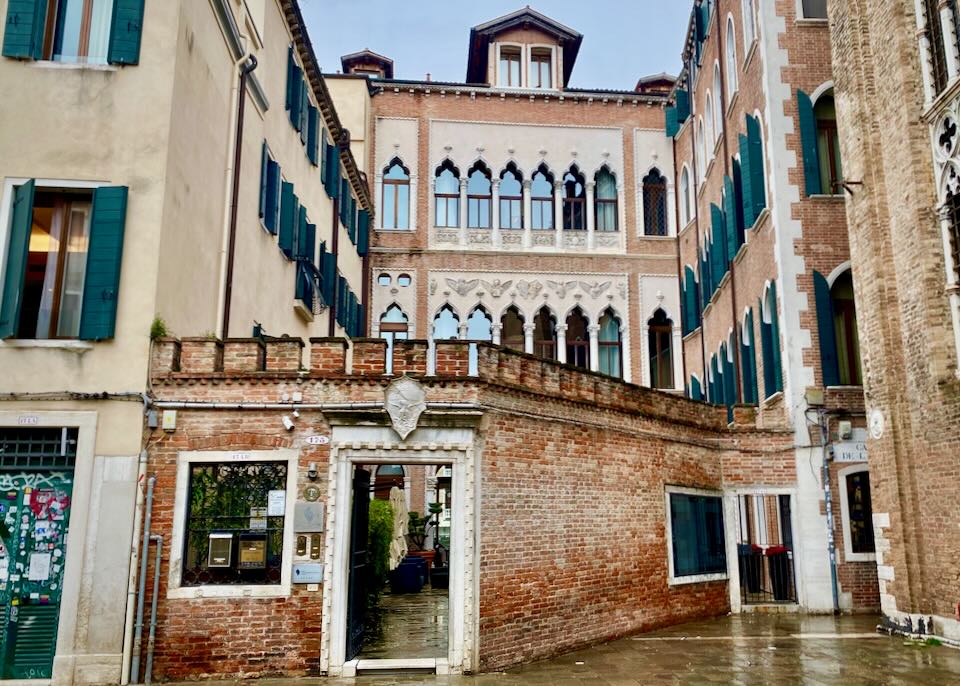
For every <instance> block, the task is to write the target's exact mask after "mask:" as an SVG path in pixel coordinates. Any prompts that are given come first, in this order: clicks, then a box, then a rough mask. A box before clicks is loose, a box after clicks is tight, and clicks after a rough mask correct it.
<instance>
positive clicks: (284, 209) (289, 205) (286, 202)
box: [277, 181, 299, 257]
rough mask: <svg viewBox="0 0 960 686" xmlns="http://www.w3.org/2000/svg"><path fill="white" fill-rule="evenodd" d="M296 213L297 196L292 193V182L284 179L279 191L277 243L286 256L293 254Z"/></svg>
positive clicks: (297, 212)
mask: <svg viewBox="0 0 960 686" xmlns="http://www.w3.org/2000/svg"><path fill="white" fill-rule="evenodd" d="M298 214H299V209H298V207H297V196H296V195H294V193H293V184H292V183H287V182H286V181H284V182H283V187H282V190H281V191H280V233H279V236H278V238H277V244H278V245H279V246H280V250H281V251H283V254H284V255H286V256H287V257H290V256H292V255H293V235H294V233H295V232H296V224H297V220H298V218H299V217H298Z"/></svg>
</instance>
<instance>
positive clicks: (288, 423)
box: [283, 415, 294, 431]
mask: <svg viewBox="0 0 960 686" xmlns="http://www.w3.org/2000/svg"><path fill="white" fill-rule="evenodd" d="M293 426H294V424H293V420H292V419H290V417H288V416H287V415H283V428H284V429H286V430H287V431H293Z"/></svg>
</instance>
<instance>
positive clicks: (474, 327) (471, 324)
mask: <svg viewBox="0 0 960 686" xmlns="http://www.w3.org/2000/svg"><path fill="white" fill-rule="evenodd" d="M467 340H468V341H492V340H493V320H492V319H491V318H490V315H489V314H487V311H486V310H485V309H483V307H482V306H481V307H478V308H477V309H475V310H474V311H473V312H471V313H470V316H469V317H468V318H467ZM478 359H479V357H478V352H477V344H476V343H475V342H472V343H470V370H469V374H470V375H471V376H476V374H477V361H478Z"/></svg>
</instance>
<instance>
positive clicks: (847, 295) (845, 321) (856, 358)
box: [830, 269, 863, 386]
mask: <svg viewBox="0 0 960 686" xmlns="http://www.w3.org/2000/svg"><path fill="white" fill-rule="evenodd" d="M830 301H831V304H832V306H833V330H834V337H835V340H836V346H837V367H838V368H839V371H840V385H841V386H860V385H862V384H863V375H862V373H861V371H860V334H859V332H858V331H857V307H856V305H855V304H854V300H853V275H852V274H851V272H850V270H849V269H848V270H847V271H845V272H844V273H843V274H841V275H840V276H839V277H837V279H836V280H835V281H834V282H833V286H831V287H830Z"/></svg>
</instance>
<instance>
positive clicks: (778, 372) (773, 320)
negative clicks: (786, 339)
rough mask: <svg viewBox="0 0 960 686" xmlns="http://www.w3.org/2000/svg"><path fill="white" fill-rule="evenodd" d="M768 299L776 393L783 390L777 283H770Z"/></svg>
mask: <svg viewBox="0 0 960 686" xmlns="http://www.w3.org/2000/svg"><path fill="white" fill-rule="evenodd" d="M770 297H771V299H772V301H773V307H772V308H771V309H770V335H771V336H772V338H773V384H774V388H776V389H777V390H778V391H782V390H783V364H782V362H781V357H780V321H779V315H778V314H777V282H776V281H772V282H771V283H770Z"/></svg>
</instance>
